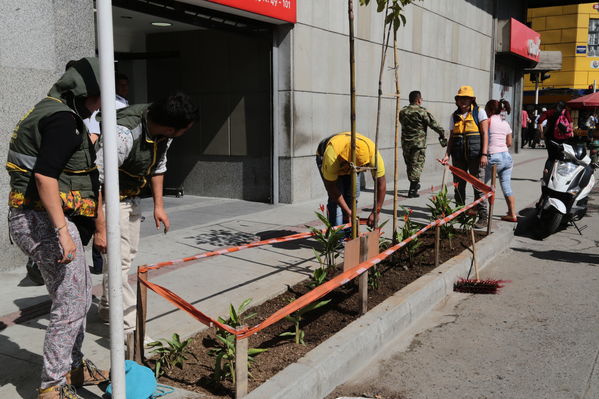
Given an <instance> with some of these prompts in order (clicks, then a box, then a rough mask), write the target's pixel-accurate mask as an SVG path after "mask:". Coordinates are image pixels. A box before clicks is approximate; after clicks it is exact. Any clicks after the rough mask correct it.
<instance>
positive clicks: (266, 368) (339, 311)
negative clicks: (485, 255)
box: [150, 231, 484, 398]
mask: <svg viewBox="0 0 599 399" xmlns="http://www.w3.org/2000/svg"><path fill="white" fill-rule="evenodd" d="M434 237H435V234H434V231H429V232H426V233H424V234H423V235H422V236H421V237H420V242H421V245H420V246H419V247H418V248H417V249H416V253H415V255H414V257H413V262H412V265H410V264H409V262H408V257H407V253H406V251H405V248H404V249H402V250H400V251H398V252H396V253H395V254H394V255H393V256H391V257H390V258H387V260H386V261H384V262H382V263H380V264H379V265H377V266H378V271H379V272H380V273H381V277H380V278H379V279H378V283H379V286H378V288H376V289H374V288H372V287H370V288H369V291H368V307H369V309H371V308H373V307H374V306H376V305H378V304H379V303H381V302H383V301H384V300H385V299H387V298H388V297H390V296H391V295H393V294H395V293H396V292H397V291H398V290H400V289H401V288H403V287H405V286H406V285H408V284H409V283H411V282H412V281H414V280H416V279H417V278H418V277H420V276H422V275H424V274H426V273H428V272H430V271H431V270H433V268H434V262H435V259H434ZM483 237H484V234H482V233H480V232H476V239H477V241H478V240H480V239H481V238H483ZM470 244H471V241H470V236H469V234H464V233H461V232H458V234H457V235H456V237H454V238H453V239H452V247H453V248H450V246H449V241H448V240H447V239H444V240H441V252H440V258H441V259H440V262H441V263H443V262H445V261H447V260H449V259H451V258H452V257H454V256H456V255H458V254H459V253H461V252H462V251H463V250H464V249H465V248H467V247H469V246H470ZM370 270H371V272H372V269H370ZM309 282H310V281H309V280H306V281H304V282H301V283H299V284H297V285H295V286H293V287H290V288H289V289H288V290H287V292H286V293H284V294H281V295H279V296H278V297H276V298H273V299H271V300H269V301H267V302H265V303H263V304H261V305H258V306H256V307H253V308H251V309H250V310H249V311H248V313H249V312H252V313H254V312H255V313H257V315H256V316H255V317H254V318H252V319H251V320H249V321H248V324H250V325H255V324H257V323H258V322H260V321H261V320H263V319H265V318H266V317H268V316H270V315H271V314H272V313H274V312H275V311H277V310H278V309H280V308H282V307H283V306H285V305H287V304H288V303H289V302H290V300H293V299H295V298H297V297H299V296H301V295H303V294H305V293H306V292H308V291H309V290H310V288H309V286H308V284H309ZM327 299H330V300H331V301H330V302H329V303H328V304H327V305H326V306H324V307H321V308H319V309H316V310H314V311H312V312H308V313H306V314H305V315H304V321H303V322H302V328H303V330H304V331H305V343H306V345H305V346H304V345H298V344H295V342H294V341H293V337H291V338H290V337H279V335H280V334H281V333H283V332H286V331H294V330H293V324H292V323H291V322H289V321H286V320H283V321H281V322H279V323H277V324H275V325H273V326H270V327H269V328H266V329H265V330H262V331H260V332H259V333H257V334H255V335H253V336H252V337H250V339H249V347H250V348H266V349H268V351H267V352H264V353H262V354H259V355H257V356H256V357H255V358H254V359H255V362H254V363H253V365H252V366H251V368H250V373H251V375H252V377H253V378H250V380H249V389H250V390H252V389H254V388H256V387H258V386H259V385H260V384H262V383H263V382H264V381H266V380H267V379H269V378H271V377H272V376H273V375H275V374H276V373H278V372H279V371H281V370H282V369H284V368H285V367H286V366H288V365H289V364H292V363H294V362H296V361H297V360H298V359H300V358H301V357H302V356H304V355H305V354H306V353H308V352H309V351H310V350H311V349H313V348H314V347H316V346H317V345H319V344H320V343H321V342H323V341H324V340H326V339H327V338H329V337H330V336H332V335H333V334H335V333H336V332H338V331H340V330H341V329H342V328H344V327H345V326H346V325H348V324H349V323H350V322H352V321H354V320H355V319H357V318H358V317H359V312H358V309H359V306H360V305H359V298H358V289H357V283H354V282H350V283H348V284H346V285H345V286H342V287H340V288H338V289H336V290H335V291H333V292H331V293H329V294H328V295H326V296H325V297H324V298H323V300H327ZM233 305H234V306H237V305H239V304H233ZM215 335H216V331H215V329H214V328H210V329H207V330H204V331H202V332H201V333H198V334H197V335H195V336H194V337H193V338H192V343H191V344H190V347H191V350H192V352H193V353H194V354H195V355H196V357H197V360H196V359H190V361H188V362H187V363H186V364H185V365H184V367H183V369H177V368H175V369H174V370H171V371H169V372H168V373H167V375H165V376H163V377H161V379H160V382H162V383H165V384H169V385H174V386H179V387H181V388H184V389H188V390H191V391H196V392H201V393H204V394H206V395H209V396H212V397H215V398H232V397H234V391H235V386H234V385H233V384H232V383H231V382H230V381H224V382H218V383H216V382H213V380H212V379H211V374H212V370H213V367H214V357H212V356H210V355H209V354H208V351H209V350H210V349H211V348H214V347H215V346H217V340H216V339H215ZM150 363H152V362H151V361H150Z"/></svg>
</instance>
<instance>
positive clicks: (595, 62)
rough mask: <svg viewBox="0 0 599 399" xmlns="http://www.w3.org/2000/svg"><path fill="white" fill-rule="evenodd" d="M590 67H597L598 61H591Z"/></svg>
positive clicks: (598, 67)
mask: <svg viewBox="0 0 599 399" xmlns="http://www.w3.org/2000/svg"><path fill="white" fill-rule="evenodd" d="M591 69H599V61H591Z"/></svg>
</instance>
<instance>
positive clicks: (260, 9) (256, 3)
mask: <svg viewBox="0 0 599 399" xmlns="http://www.w3.org/2000/svg"><path fill="white" fill-rule="evenodd" d="M208 1H209V2H211V3H217V4H222V5H225V6H229V7H233V8H237V9H239V10H244V11H249V12H253V13H255V14H260V15H265V16H267V17H271V18H275V19H280V20H283V21H287V22H291V23H295V22H296V20H297V17H296V1H297V0H208Z"/></svg>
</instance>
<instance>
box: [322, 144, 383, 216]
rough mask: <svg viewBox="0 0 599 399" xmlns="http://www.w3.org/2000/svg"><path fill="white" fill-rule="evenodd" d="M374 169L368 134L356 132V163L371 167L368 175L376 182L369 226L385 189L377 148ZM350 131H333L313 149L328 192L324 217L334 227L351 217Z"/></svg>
mask: <svg viewBox="0 0 599 399" xmlns="http://www.w3.org/2000/svg"><path fill="white" fill-rule="evenodd" d="M376 157H377V158H378V165H377V167H378V169H377V170H375V169H374V166H375V145H374V143H373V142H372V140H370V139H369V138H368V137H365V136H362V135H361V134H359V133H356V165H355V166H357V167H368V168H373V169H372V177H373V178H376V179H377V182H378V192H377V193H378V196H377V204H376V206H375V207H374V209H372V212H371V213H370V216H369V217H368V225H369V226H373V225H374V222H375V220H377V219H378V216H379V213H380V212H381V207H382V206H383V202H384V200H385V193H386V192H387V180H386V179H385V163H384V162H383V157H381V154H380V153H379V152H378V151H377V154H376ZM350 160H351V133H349V132H344V133H339V134H335V135H333V136H331V137H328V138H326V139H324V140H322V141H321V142H320V144H319V145H318V149H317V150H316V165H317V166H318V170H319V171H320V175H321V176H322V180H323V182H324V186H325V188H326V190H327V193H328V195H329V200H328V203H327V212H328V218H329V221H330V222H331V224H333V225H334V226H338V225H340V224H342V223H347V222H348V221H349V219H350V216H351V208H350V205H349V204H351V198H352V187H351V171H352V168H351V165H350ZM356 183H357V184H356V197H358V196H359V195H360V184H359V176H358V179H357V181H356Z"/></svg>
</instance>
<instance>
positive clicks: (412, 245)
mask: <svg viewBox="0 0 599 399" xmlns="http://www.w3.org/2000/svg"><path fill="white" fill-rule="evenodd" d="M402 209H403V211H404V215H403V221H404V223H403V227H402V228H401V230H400V231H398V232H397V236H398V237H397V242H401V241H403V240H405V239H407V238H409V237H411V236H412V235H414V234H415V233H416V232H418V230H420V226H418V225H417V224H416V223H414V222H413V221H412V219H411V218H410V216H411V215H412V213H413V211H412V210H411V209H407V208H404V207H402ZM420 245H421V242H420V240H419V239H418V238H414V239H413V240H412V241H410V242H409V243H407V244H406V245H405V246H404V249H405V251H406V253H407V254H408V263H409V264H410V266H411V267H413V266H414V255H415V254H416V250H417V249H418V247H420Z"/></svg>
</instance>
